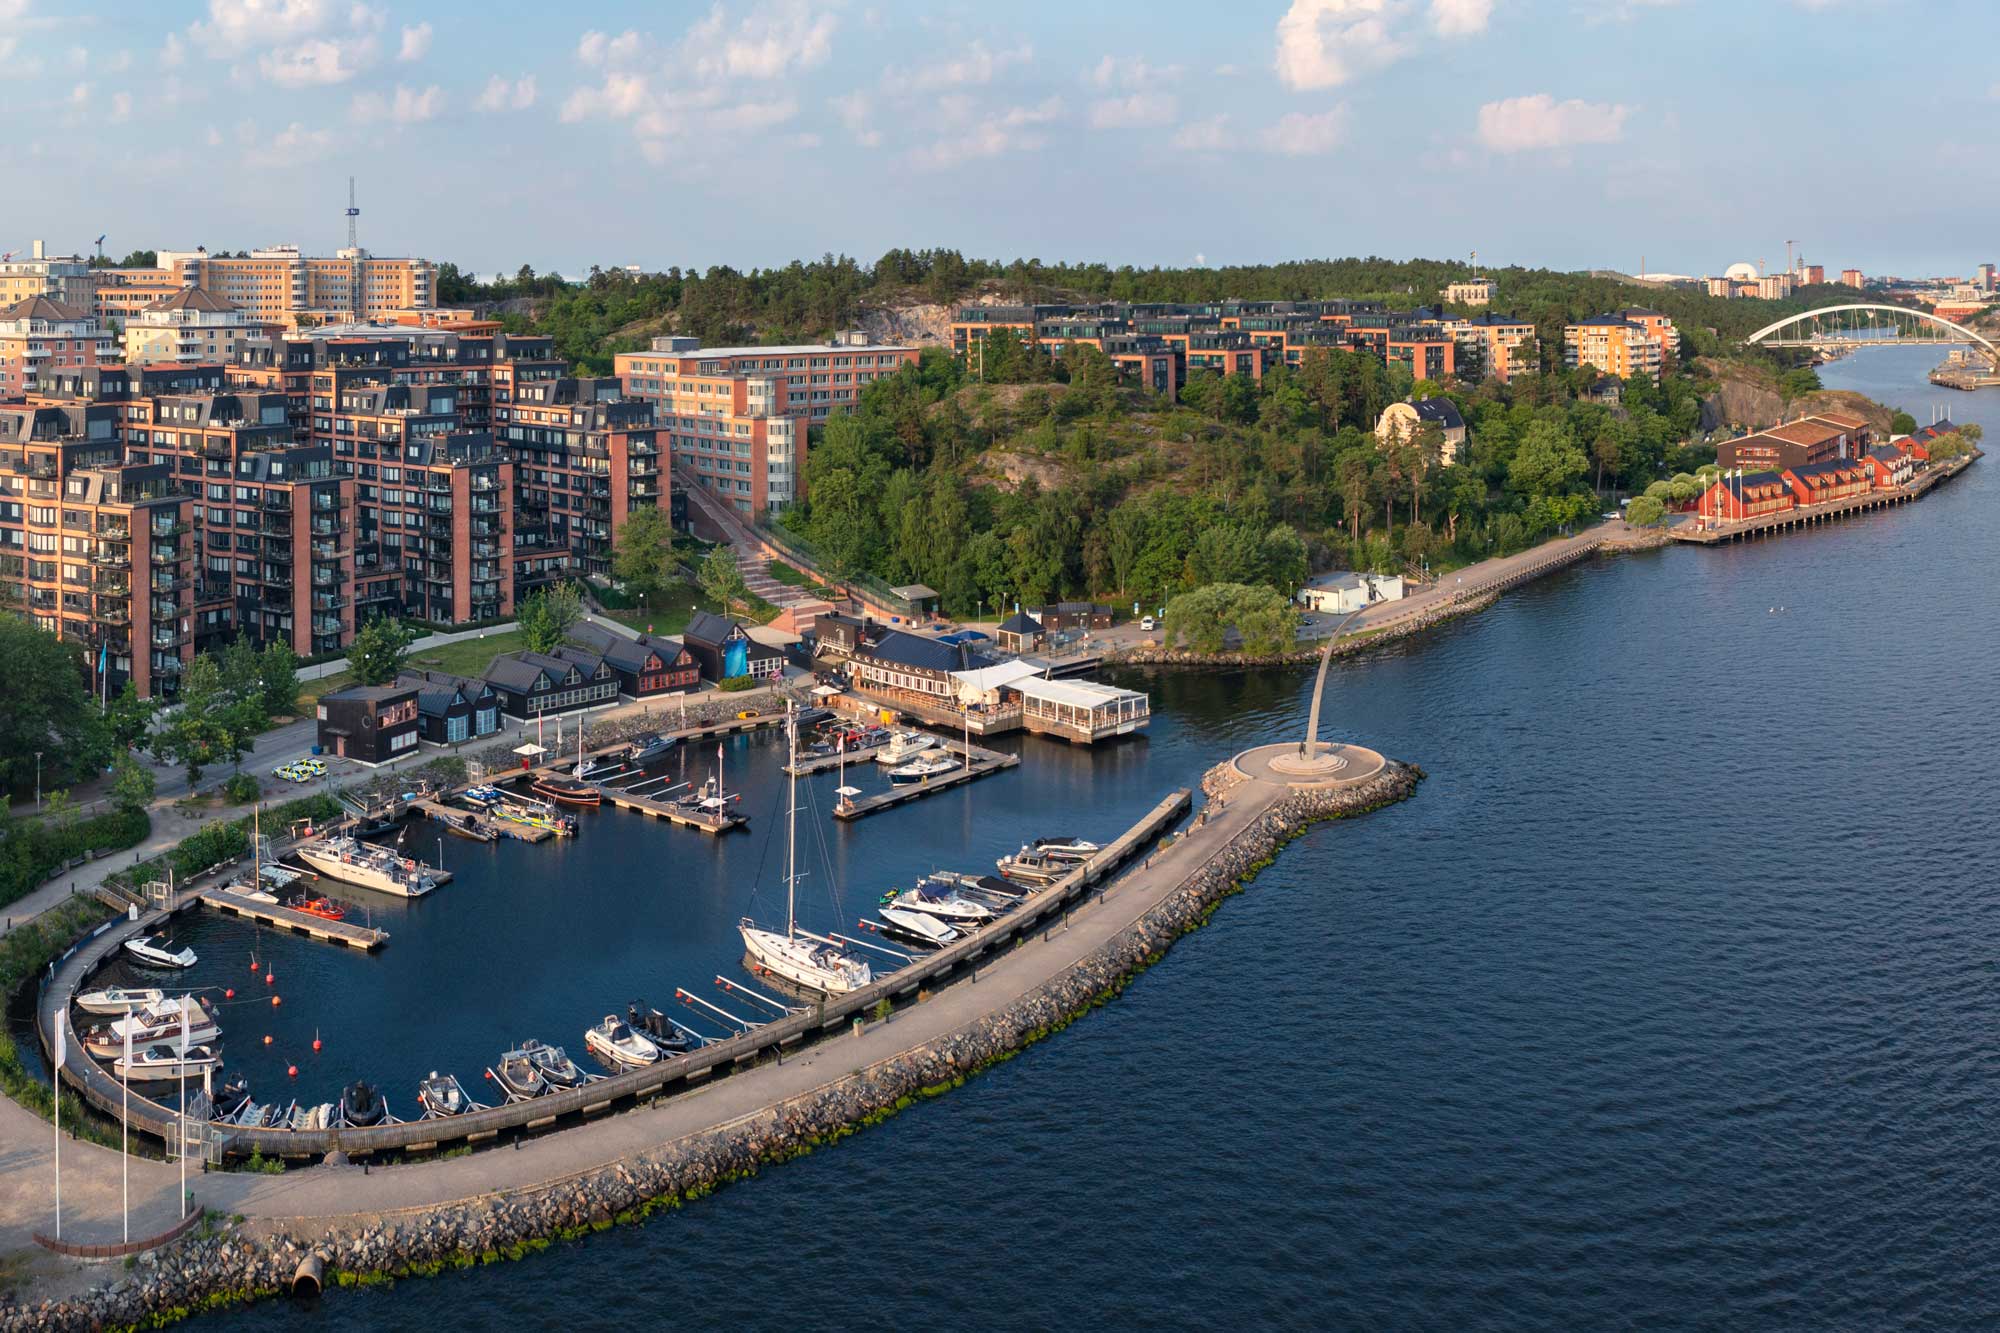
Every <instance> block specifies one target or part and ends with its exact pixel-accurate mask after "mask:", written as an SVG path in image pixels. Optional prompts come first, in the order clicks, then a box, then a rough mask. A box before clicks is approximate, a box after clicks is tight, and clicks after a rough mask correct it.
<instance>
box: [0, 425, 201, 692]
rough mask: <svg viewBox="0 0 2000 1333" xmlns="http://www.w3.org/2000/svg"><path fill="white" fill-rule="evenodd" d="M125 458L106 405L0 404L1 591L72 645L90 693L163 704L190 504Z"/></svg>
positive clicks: (184, 651) (176, 649)
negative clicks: (133, 693)
mask: <svg viewBox="0 0 2000 1333" xmlns="http://www.w3.org/2000/svg"><path fill="white" fill-rule="evenodd" d="M123 454H124V450H123V446H122V444H121V443H120V441H119V439H118V430H117V417H116V413H115V411H114V410H113V409H112V408H111V407H110V406H109V405H104V404H79V405H75V406H67V407H64V406H51V405H44V404H10V405H0V582H4V583H5V584H6V585H7V586H8V588H9V591H10V593H15V594H18V596H19V599H20V602H21V605H22V609H23V610H24V611H25V612H26V614H27V615H28V616H29V617H30V618H32V619H33V620H34V622H35V623H36V624H37V625H38V626H40V627H41V628H42V629H44V630H47V631H48V632H50V633H52V634H55V635H56V636H57V637H59V638H61V639H64V640H66V641H68V642H71V643H74V644H76V645H77V646H78V650H79V653H80V655H81V656H82V657H83V659H84V661H85V663H86V664H87V666H88V668H89V671H90V673H91V674H90V683H91V686H92V689H93V691H94V692H97V693H100V694H102V695H105V696H108V695H111V694H115V693H117V692H118V691H120V690H122V689H123V688H124V684H125V682H126V681H127V680H130V681H132V682H133V684H134V685H135V686H136V687H137V689H138V691H139V693H140V694H141V695H146V696H152V695H156V694H160V695H166V694H172V693H173V692H174V690H175V689H176V688H178V684H179V680H180V675H181V670H182V668H183V666H184V665H185V664H186V663H187V662H188V661H190V660H191V659H192V657H193V654H194V646H193V625H192V616H193V585H192V580H191V578H190V575H189V571H190V560H191V551H192V547H191V542H190V538H189V518H190V515H191V510H192V503H193V502H192V501H191V500H189V499H188V498H187V497H186V496H185V495H183V494H181V492H180V491H179V489H178V488H177V487H176V486H175V484H174V481H173V478H172V476H171V474H170V470H169V469H168V468H166V467H164V466H161V465H157V464H142V463H127V462H125V461H124V457H123Z"/></svg>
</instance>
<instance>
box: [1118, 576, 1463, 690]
mask: <svg viewBox="0 0 2000 1333" xmlns="http://www.w3.org/2000/svg"><path fill="white" fill-rule="evenodd" d="M1499 600H1500V594H1499V593H1497V592H1484V593H1478V594H1475V595H1473V596H1471V597H1467V598H1464V599H1463V600H1460V601H1455V602H1449V603H1446V604H1445V605H1442V606H1438V607H1434V608H1433V609H1431V610H1429V611H1425V612H1424V613H1423V614H1421V615H1419V616H1417V617H1416V618H1415V619H1414V620H1410V621H1406V622H1404V623H1402V624H1399V625H1391V626H1390V627H1388V628H1387V629H1381V630H1375V631H1372V632H1369V631H1364V632H1362V633H1360V634H1356V635H1353V636H1351V637H1349V638H1346V639H1343V640H1339V641H1337V642H1335V644H1334V645H1333V656H1335V657H1336V658H1339V657H1353V656H1354V655H1355V654H1357V653H1365V652H1367V651H1368V650H1369V649H1371V648H1379V647H1381V646H1382V645H1383V644H1385V643H1394V642H1396V641H1397V640H1399V639H1407V638H1409V637H1410V636H1411V635H1413V634H1422V633H1424V632H1425V631H1426V630H1431V629H1435V628H1437V627H1438V626H1439V625H1442V624H1444V623H1445V622H1446V621H1450V620H1457V619H1458V618H1459V617H1460V616H1469V615H1474V614H1476V613H1478V612H1480V611H1484V610H1485V609H1486V608H1487V607H1489V606H1491V605H1493V603H1495V602H1497V601H1499ZM1322 648H1323V644H1314V645H1312V646H1311V647H1301V648H1295V649H1293V650H1292V651H1290V652H1285V653H1198V652H1195V651H1193V650H1192V649H1188V648H1168V647H1166V646H1164V645H1154V646H1142V647H1138V648H1125V649H1120V650H1118V651H1116V652H1108V653H1106V654H1105V655H1104V664H1105V665H1106V666H1148V667H1176V668H1187V669H1195V670H1204V671H1214V670H1217V669H1228V668H1232V667H1273V666H1309V665H1311V664H1312V663H1315V662H1317V661H1319V658H1320V653H1321V651H1322Z"/></svg>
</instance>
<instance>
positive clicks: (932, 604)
mask: <svg viewBox="0 0 2000 1333" xmlns="http://www.w3.org/2000/svg"><path fill="white" fill-rule="evenodd" d="M889 591H890V592H893V593H895V594H896V596H898V597H900V598H902V599H903V600H904V601H906V602H908V603H909V604H910V615H911V616H912V617H915V618H918V619H921V618H923V617H925V616H934V615H936V614H937V609H938V595H937V590H936V589H935V588H929V587H926V586H925V585H923V584H921V583H906V584H904V585H903V586H902V587H900V588H891V589H889Z"/></svg>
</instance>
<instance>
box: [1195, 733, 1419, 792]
mask: <svg viewBox="0 0 2000 1333" xmlns="http://www.w3.org/2000/svg"><path fill="white" fill-rule="evenodd" d="M1233 762H1234V765H1235V768H1236V771H1237V772H1238V773H1241V774H1242V775H1243V776H1244V777H1246V778H1249V779H1250V780H1252V781H1253V782H1268V783H1271V784H1273V785H1274V786H1280V787H1353V786H1356V785H1358V784H1360V783H1363V782H1366V781H1368V779H1370V778H1372V777H1374V776H1375V775H1376V774H1378V773H1380V772H1381V771H1382V770H1383V768H1385V767H1386V766H1387V765H1388V762H1389V761H1388V760H1386V759H1384V758H1383V757H1382V756H1381V755H1379V754H1377V753H1376V752H1375V751H1373V750H1371V749H1368V748H1367V747H1366V746H1362V745H1337V744H1330V743H1328V742H1326V741H1321V742H1320V743H1319V744H1318V745H1316V746H1314V747H1313V752H1312V754H1311V755H1310V756H1309V757H1308V756H1303V755H1301V754H1300V753H1299V746H1298V742H1296V741H1294V742H1292V743H1291V744H1288V745H1285V744H1281V745H1260V746H1258V747H1257V748H1256V749H1254V750H1245V751H1244V752H1243V753H1242V754H1239V755H1237V756H1236V758H1235V760H1234V761H1233Z"/></svg>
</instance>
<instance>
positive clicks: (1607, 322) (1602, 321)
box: [1576, 315, 1641, 329]
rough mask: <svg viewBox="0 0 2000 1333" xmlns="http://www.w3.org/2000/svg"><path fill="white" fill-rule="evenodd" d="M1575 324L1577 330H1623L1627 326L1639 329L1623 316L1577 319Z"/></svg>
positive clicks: (1593, 316)
mask: <svg viewBox="0 0 2000 1333" xmlns="http://www.w3.org/2000/svg"><path fill="white" fill-rule="evenodd" d="M1576 323H1577V327H1579V328H1592V327H1598V328H1623V327H1626V326H1627V325H1630V326H1631V327H1632V328H1635V329H1636V328H1639V327H1641V326H1640V325H1637V324H1633V323H1632V321H1631V320H1629V319H1627V318H1625V317H1624V316H1623V315H1592V316H1591V317H1590V318H1589V319H1579V320H1578V321H1576Z"/></svg>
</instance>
